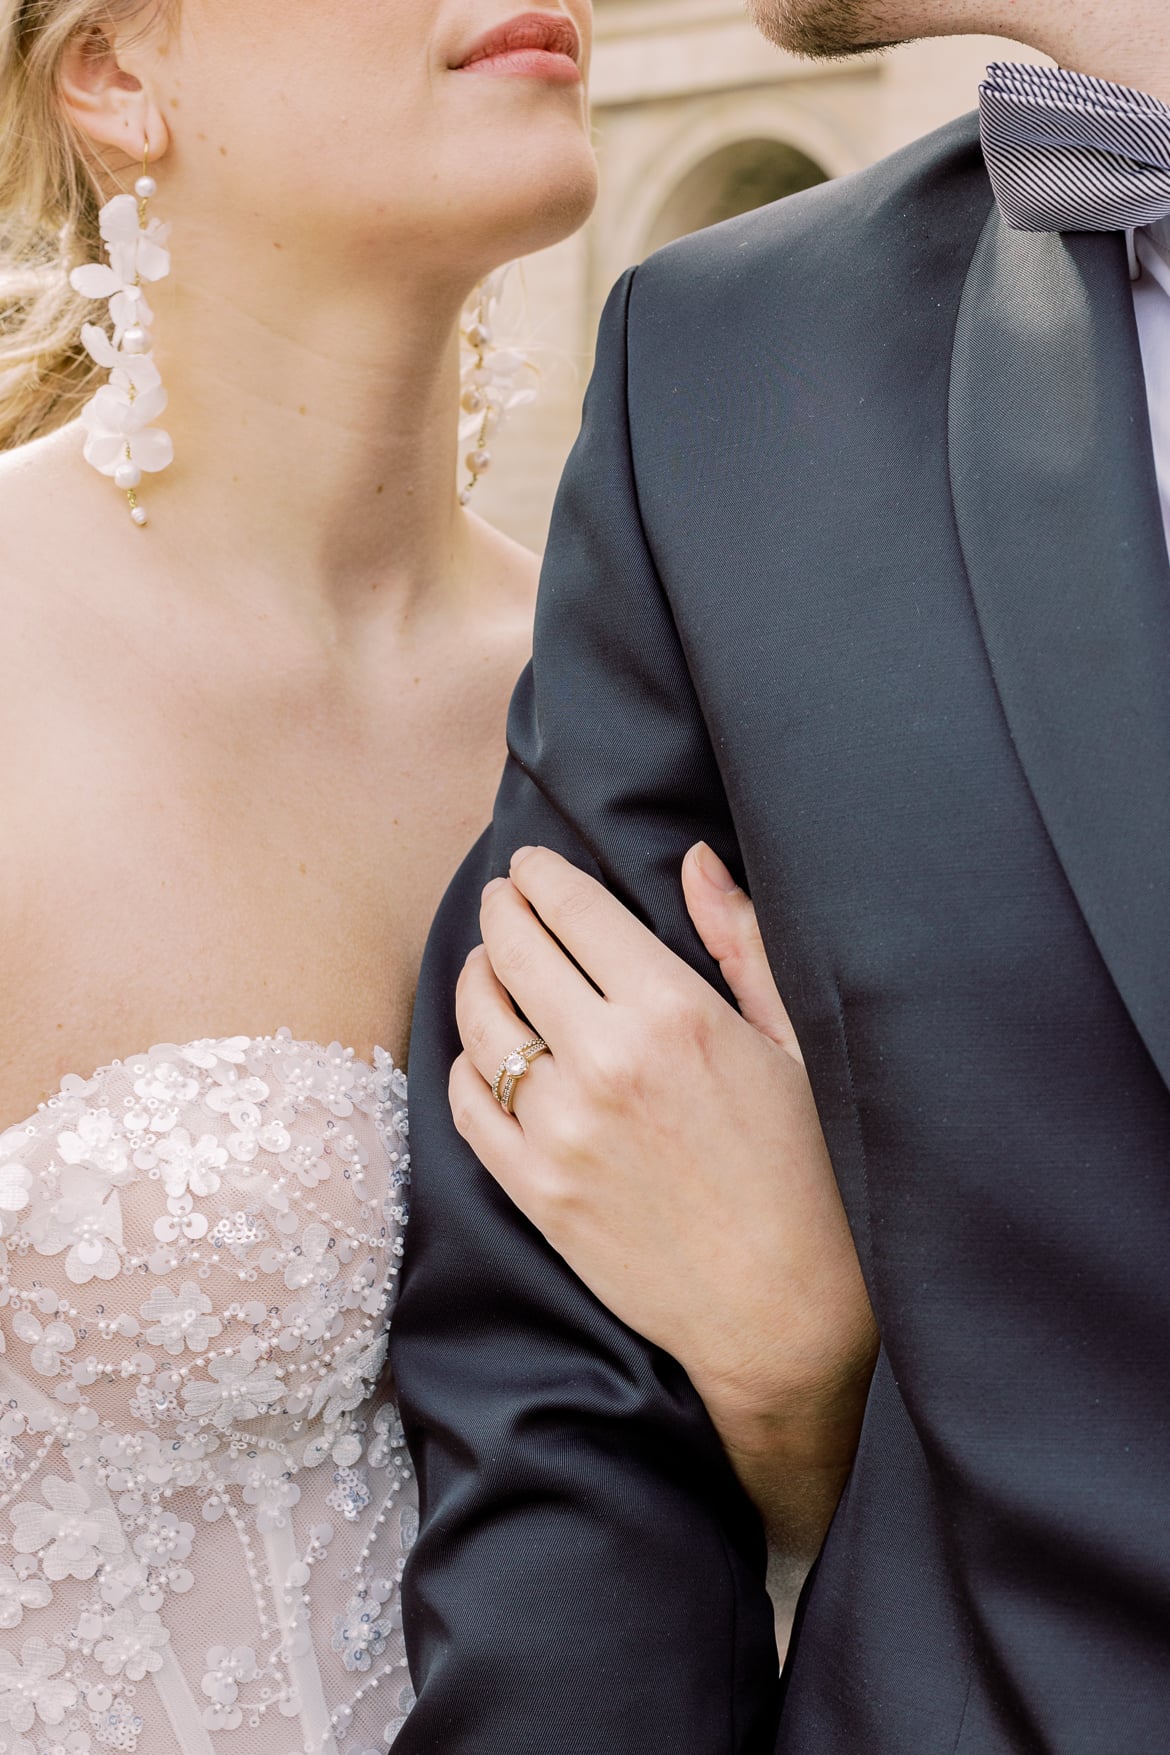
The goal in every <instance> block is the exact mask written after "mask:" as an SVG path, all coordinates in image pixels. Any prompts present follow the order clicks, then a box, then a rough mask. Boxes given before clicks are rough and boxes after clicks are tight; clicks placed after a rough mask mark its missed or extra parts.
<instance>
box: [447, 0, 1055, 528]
mask: <svg viewBox="0 0 1170 1755" xmlns="http://www.w3.org/2000/svg"><path fill="white" fill-rule="evenodd" d="M595 29H596V36H595V46H594V56H593V75H592V96H593V124H594V136H595V139H596V143H597V150H598V156H599V159H600V162H601V198H600V200H599V202H598V205H597V211H596V213H595V214H594V217H593V219H592V221H591V222H590V224H589V226H588V227H587V228H586V229H585V231H584V232H582V233H580V234H579V235H578V236H577V237H575V238H571V239H569V241H568V242H567V243H564V244H559V245H557V247H556V248H555V249H552V250H546V251H543V252H542V253H541V254H540V255H537V256H532V257H529V258H528V259H527V261H526V262H525V263H524V265H523V270H522V281H523V290H522V292H521V291H520V289H519V287H518V285H517V282H518V280H519V279H520V278H521V276H516V275H514V276H513V288H514V292H513V300H515V299H518V298H520V297H522V298H523V301H524V310H523V314H522V316H521V315H520V314H519V313H518V312H517V311H515V310H512V311H508V312H507V313H505V315H506V318H507V319H508V327H509V328H511V327H512V326H513V325H514V324H515V323H516V322H520V323H521V325H522V327H523V330H524V333H525V334H526V336H527V337H528V339H529V341H530V343H531V344H532V345H533V348H534V352H535V353H536V355H537V357H538V359H539V362H540V366H541V370H542V374H543V387H542V391H541V395H540V397H539V399H538V400H537V402H536V403H535V404H533V405H531V406H529V407H525V408H521V409H519V410H518V411H517V412H516V413H515V414H514V415H513V417H512V420H511V423H510V424H509V426H508V428H507V429H506V430H505V432H504V433H503V434H502V435H501V436H500V438H499V440H498V442H497V443H496V444H495V446H494V447H493V449H494V452H495V461H494V464H493V468H492V471H491V473H490V474H489V475H488V476H486V477H485V478H484V480H483V481H482V482H481V483H480V485H479V486H478V488H477V489H476V502H475V505H476V510H477V511H478V512H480V513H481V514H482V515H483V516H484V517H486V518H489V519H491V520H492V522H493V523H496V524H498V525H499V526H500V527H501V528H502V529H504V530H506V531H508V532H509V534H511V535H513V536H515V537H517V538H518V539H519V540H520V541H521V542H524V543H527V544H528V546H529V547H530V548H534V549H538V550H539V549H541V548H542V547H543V546H544V541H545V536H546V533H547V530H548V519H549V513H550V511H551V508H552V498H553V494H554V492H555V490H556V484H557V480H558V478H559V476H560V472H561V469H562V467H563V465H564V461H565V458H566V457H567V456H568V452H569V447H570V446H571V445H572V442H573V439H574V437H575V436H576V432H577V426H578V421H579V418H580V411H581V398H582V396H583V394H584V391H585V386H586V384H587V382H588V378H589V371H590V366H591V363H592V348H593V338H594V334H595V332H596V328H597V320H598V317H599V316H600V314H601V307H602V305H603V304H604V302H605V297H606V294H607V293H608V291H609V289H610V287H611V286H612V285H613V283H614V281H615V280H616V279H617V278H618V276H619V275H620V274H621V272H622V270H623V269H625V268H626V267H628V266H629V265H630V264H631V263H634V262H638V261H640V260H641V259H642V258H643V257H644V256H646V255H648V254H649V253H650V251H651V250H654V249H657V248H658V247H659V245H661V244H665V243H669V242H670V240H671V239H673V238H677V237H681V236H682V235H683V234H684V233H686V232H691V231H695V230H697V229H698V228H699V227H700V226H704V225H711V224H713V223H714V222H716V221H717V220H721V219H728V218H730V217H731V216H732V215H734V214H737V213H742V212H745V211H746V210H747V209H748V208H751V207H757V206H760V205H762V204H763V203H764V202H768V201H775V200H777V199H778V198H779V197H780V196H782V195H786V194H790V193H792V192H793V191H794V190H797V189H801V188H805V187H807V186H808V185H809V184H810V183H816V182H821V181H823V180H824V179H825V178H826V177H839V176H844V175H846V174H848V173H849V172H850V171H855V170H860V169H861V168H863V167H864V166H865V165H868V164H872V163H873V162H874V160H875V159H879V158H883V157H884V156H885V155H886V154H887V153H889V152H893V151H895V150H896V149H897V148H898V147H900V146H904V145H905V144H906V143H907V142H908V141H910V140H913V139H915V138H916V137H917V136H918V135H920V134H925V133H927V132H928V131H929V130H930V129H932V128H936V127H938V126H939V125H940V124H942V123H943V122H946V121H949V120H950V119H951V118H952V117H954V116H958V115H961V114H962V113H963V112H964V111H966V110H971V109H973V108H974V107H975V104H976V101H977V91H978V85H979V80H980V78H981V76H982V73H983V69H984V68H985V67H986V65H987V63H988V62H989V61H992V60H1032V61H1036V60H1039V59H1040V57H1039V56H1037V55H1035V54H1033V53H1031V52H1030V51H1027V50H1022V49H1020V48H1019V47H1018V46H1017V45H1015V44H1012V43H1009V42H1006V41H1004V40H1003V39H1002V38H988V37H963V38H956V39H951V40H944V41H934V42H926V43H913V44H908V45H907V46H906V47H904V48H901V49H896V50H893V51H892V52H891V53H889V54H887V55H882V56H876V55H875V56H872V57H867V58H865V59H862V60H858V61H852V62H845V63H835V64H833V65H831V66H816V65H812V64H810V63H809V62H807V61H798V60H796V59H794V58H793V57H792V56H790V55H785V54H784V53H783V52H782V51H780V50H779V49H774V48H772V47H771V46H770V45H769V44H768V43H766V42H764V40H763V39H762V38H761V37H760V36H759V35H758V34H757V32H756V31H755V30H754V29H753V28H752V26H751V25H750V24H749V23H748V20H747V18H746V16H745V14H744V11H743V6H742V4H741V0H596V27H595ZM693 342H694V338H693V337H692V338H690V339H688V337H686V336H683V335H680V336H679V346H680V347H687V346H689V345H693Z"/></svg>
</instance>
